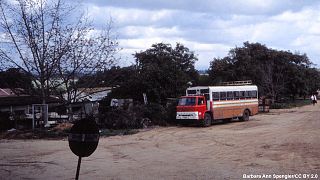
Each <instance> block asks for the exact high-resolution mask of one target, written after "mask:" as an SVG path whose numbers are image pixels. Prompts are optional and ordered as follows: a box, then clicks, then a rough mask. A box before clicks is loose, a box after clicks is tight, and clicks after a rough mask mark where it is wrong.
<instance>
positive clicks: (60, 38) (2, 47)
mask: <svg viewBox="0 0 320 180" xmlns="http://www.w3.org/2000/svg"><path fill="white" fill-rule="evenodd" d="M75 12H79V10H78V9H76V8H75V7H72V6H69V5H68V4H66V3H64V2H63V1H62V0H56V1H48V0H39V1H33V0H15V1H4V0H2V1H0V28H1V31H2V32H3V33H4V37H5V39H4V41H2V42H1V44H0V59H1V61H2V64H3V65H6V66H9V67H10V66H13V67H18V68H20V69H22V70H23V71H25V72H26V73H28V74H31V75H32V80H33V82H34V84H35V86H36V88H37V89H38V90H39V91H40V95H41V97H42V100H43V103H45V102H46V99H47V98H48V97H49V95H50V94H52V93H53V91H54V90H55V89H56V88H57V87H61V85H63V86H65V88H64V89H66V90H67V92H69V93H68V94H71V93H70V92H71V91H74V89H75V88H76V86H74V82H75V81H76V76H78V75H81V74H82V73H92V72H94V71H96V70H99V69H103V68H107V67H109V65H110V64H112V63H113V61H114V58H113V57H114V56H113V55H114V53H115V52H116V47H117V42H116V41H115V39H112V37H111V36H110V26H107V28H106V30H104V31H102V32H101V33H97V32H98V31H95V29H94V28H93V26H92V24H91V23H90V22H89V21H88V18H87V17H86V16H84V15H81V16H80V17H76V16H74V13H75ZM82 14H83V13H82ZM54 79H59V80H58V81H54ZM71 99H72V97H71V96H69V95H68V100H71Z"/></svg>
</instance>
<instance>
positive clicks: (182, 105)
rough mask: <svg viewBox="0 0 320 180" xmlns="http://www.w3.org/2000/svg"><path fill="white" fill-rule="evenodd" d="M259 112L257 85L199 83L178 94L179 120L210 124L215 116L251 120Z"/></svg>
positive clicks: (217, 117)
mask: <svg viewBox="0 0 320 180" xmlns="http://www.w3.org/2000/svg"><path fill="white" fill-rule="evenodd" d="M257 113H258V87H257V86H255V85H224V86H197V87H190V88H188V89H187V90H186V96H182V97H180V98H179V103H178V106H177V114H176V119H177V121H178V123H181V124H183V123H188V122H193V123H200V124H201V125H202V126H210V125H211V123H212V122H213V121H214V120H221V119H225V120H228V119H231V118H239V119H240V120H243V121H244V120H249V116H252V115H255V114H257Z"/></svg>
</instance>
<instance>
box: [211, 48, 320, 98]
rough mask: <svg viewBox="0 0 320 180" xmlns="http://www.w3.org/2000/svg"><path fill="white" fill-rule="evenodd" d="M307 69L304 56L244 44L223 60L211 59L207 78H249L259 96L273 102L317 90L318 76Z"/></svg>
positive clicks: (308, 67) (216, 79)
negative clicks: (257, 88)
mask: <svg viewBox="0 0 320 180" xmlns="http://www.w3.org/2000/svg"><path fill="white" fill-rule="evenodd" d="M311 66H312V63H311V62H310V60H309V59H308V57H307V56H306V54H300V53H291V52H289V51H278V50H274V49H270V48H268V47H266V46H265V45H262V44H260V43H249V42H245V43H244V46H243V47H236V48H233V49H231V50H230V51H229V55H228V56H227V57H224V58H222V59H214V60H213V61H212V62H211V64H210V69H209V75H210V77H211V78H212V79H213V82H214V83H218V82H221V81H235V80H249V79H250V80H252V81H253V83H255V84H257V85H258V87H259V93H260V95H262V96H269V97H271V98H272V99H273V100H276V99H279V98H280V97H284V98H293V99H294V98H295V97H296V96H297V95H300V96H305V95H307V94H310V93H311V92H312V91H314V90H315V89H317V88H320V86H319V85H318V84H317V83H315V82H316V80H315V79H319V78H320V76H319V74H317V71H315V70H314V69H312V68H311ZM312 76H313V77H312ZM311 84H312V85H311Z"/></svg>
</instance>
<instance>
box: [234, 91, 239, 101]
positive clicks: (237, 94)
mask: <svg viewBox="0 0 320 180" xmlns="http://www.w3.org/2000/svg"><path fill="white" fill-rule="evenodd" d="M233 96H234V99H239V91H233Z"/></svg>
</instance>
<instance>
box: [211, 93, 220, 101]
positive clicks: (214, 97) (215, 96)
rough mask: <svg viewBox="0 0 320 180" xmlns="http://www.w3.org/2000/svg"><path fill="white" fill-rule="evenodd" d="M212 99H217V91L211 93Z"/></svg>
mask: <svg viewBox="0 0 320 180" xmlns="http://www.w3.org/2000/svg"><path fill="white" fill-rule="evenodd" d="M212 100H214V101H219V92H213V93H212Z"/></svg>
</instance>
